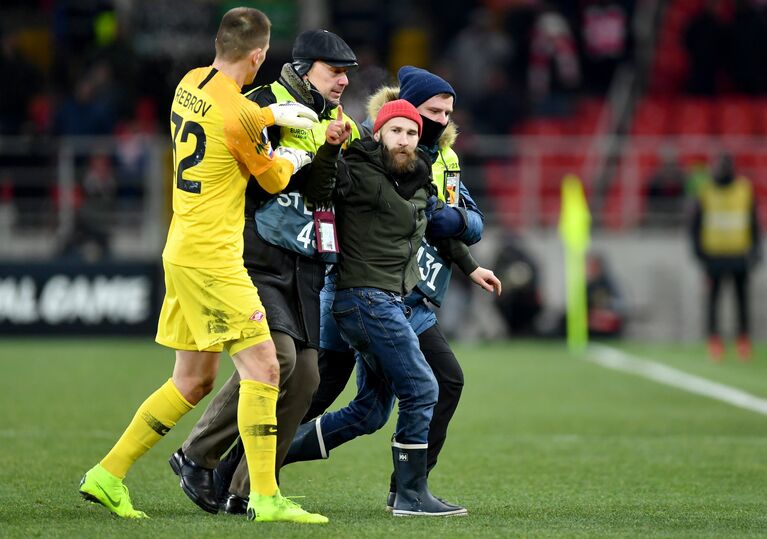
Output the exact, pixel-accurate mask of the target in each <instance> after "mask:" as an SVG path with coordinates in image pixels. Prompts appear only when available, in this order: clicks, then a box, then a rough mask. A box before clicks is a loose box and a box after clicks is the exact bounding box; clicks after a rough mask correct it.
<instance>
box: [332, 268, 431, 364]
mask: <svg viewBox="0 0 767 539" xmlns="http://www.w3.org/2000/svg"><path fill="white" fill-rule="evenodd" d="M337 278H338V274H336V273H328V274H327V275H325V285H324V286H323V287H322V291H321V292H320V348H321V349H322V350H332V351H333V352H346V351H347V350H349V345H348V344H346V342H345V341H344V340H343V339H342V338H341V334H340V333H338V325H337V324H336V321H335V319H334V318H333V299H334V298H335V295H336V279H337ZM405 305H407V306H408V307H411V308H412V312H411V314H410V316H409V317H408V322H409V323H410V326H411V327H412V328H413V331H415V334H416V335H420V334H421V333H423V332H424V331H426V330H427V329H429V328H430V327H433V326H436V325H437V316H436V315H435V314H434V311H432V310H431V309H430V308H429V307H428V305H426V300H425V299H424V296H423V295H422V294H420V293H419V292H418V291H413V292H411V293H410V294H408V295H407V297H406V298H405Z"/></svg>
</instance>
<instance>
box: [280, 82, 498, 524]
mask: <svg viewBox="0 0 767 539" xmlns="http://www.w3.org/2000/svg"><path fill="white" fill-rule="evenodd" d="M403 69H405V68H403ZM412 69H415V68H412ZM419 71H422V70H419ZM443 82H444V81H443ZM428 89H429V88H428V87H422V88H420V90H421V91H423V92H425V91H427V90H428ZM435 123H436V122H435ZM434 127H435V126H431V129H433V128H434ZM426 129H427V127H426V126H425V125H424V122H423V120H422V118H421V115H420V114H419V113H418V111H417V110H416V108H415V107H414V106H413V105H412V104H411V103H410V102H408V101H406V100H404V99H395V100H392V101H387V102H386V103H385V104H383V106H381V107H380V110H379V111H378V114H377V116H376V119H375V123H374V125H373V133H374V134H373V138H364V139H361V140H359V141H354V142H352V143H351V145H350V146H349V148H348V149H347V150H346V151H345V152H344V157H343V159H342V160H339V158H338V153H339V152H338V146H337V145H335V146H334V145H331V144H326V145H323V147H321V148H320V150H319V151H318V153H317V157H315V160H314V162H313V163H312V174H315V173H316V174H320V175H321V176H322V177H325V178H328V179H329V180H331V181H332V179H333V178H335V182H336V187H335V194H334V197H333V200H334V201H335V207H336V214H337V221H338V236H339V244H340V248H341V254H342V256H341V259H340V262H339V264H337V265H336V269H337V280H336V283H335V284H336V291H335V297H334V300H333V306H332V313H333V318H334V319H335V321H336V323H337V325H338V330H339V332H340V334H341V336H342V337H343V339H344V341H346V342H347V343H348V344H349V345H351V346H352V347H354V348H355V349H356V350H357V352H358V354H357V384H358V393H357V395H356V397H355V398H354V400H352V402H351V403H350V404H349V405H348V406H347V407H345V408H344V409H342V410H339V411H336V412H330V413H327V414H324V415H322V416H320V417H319V418H318V419H316V420H314V421H310V422H309V423H306V424H304V425H302V426H301V428H300V429H299V433H298V435H297V436H296V439H295V440H294V442H293V444H292V445H291V448H290V452H289V454H288V458H286V463H287V462H288V460H289V459H290V458H291V456H292V457H293V459H292V460H293V461H303V460H314V459H320V458H327V456H328V452H329V451H331V450H332V449H333V448H335V447H337V446H339V445H340V444H342V443H345V442H346V441H349V440H350V439H352V438H354V437H356V436H358V435H359V434H361V433H360V432H359V427H358V424H359V423H360V422H370V420H371V419H372V418H376V424H375V426H376V427H377V428H378V429H380V428H381V427H383V426H384V425H385V424H386V421H387V419H388V417H389V415H390V414H391V411H392V409H393V405H394V401H395V397H396V398H398V399H399V414H398V419H397V427H396V432H395V436H394V438H393V440H392V457H393V462H394V475H395V479H396V492H395V493H394V496H392V498H393V500H392V505H391V507H392V514H393V515H395V516H426V515H431V516H449V515H461V514H465V513H466V509H465V508H463V507H461V506H457V505H453V504H449V503H446V502H444V501H442V500H440V499H438V498H435V497H434V496H433V495H432V494H431V492H430V491H429V488H428V486H427V471H428V468H427V451H428V448H429V442H428V435H429V423H430V421H431V418H432V412H433V409H434V406H435V404H436V402H437V397H438V384H437V381H436V379H435V376H434V373H433V371H432V369H431V368H430V367H429V365H428V363H427V362H426V360H425V358H424V355H423V353H422V352H421V350H420V346H419V340H418V336H417V335H416V333H415V331H414V329H413V327H412V326H411V324H410V321H409V320H408V315H410V314H411V313H412V312H413V309H412V308H411V307H409V306H408V305H407V304H406V303H405V301H404V297H405V296H406V295H407V294H408V293H409V292H410V291H411V290H412V289H413V288H414V287H415V286H416V285H417V284H418V283H419V281H421V279H422V277H421V272H420V270H419V267H418V263H417V255H416V251H417V250H418V246H419V245H421V240H422V238H423V237H424V233H426V234H428V233H429V229H428V228H427V221H428V220H429V219H430V218H433V216H434V215H435V214H436V213H437V212H439V211H441V210H440V208H441V207H443V205H444V203H443V202H442V201H441V200H437V198H436V195H437V192H438V191H437V187H436V186H435V185H434V183H432V174H431V171H432V164H433V163H432V161H431V159H430V158H429V157H428V156H427V154H426V152H424V151H422V150H421V149H417V144H418V140H419V138H420V137H421V136H422V135H425V134H426ZM448 176H449V175H448ZM446 177H447V176H446ZM456 188H457V186H456ZM448 189H449V187H448ZM455 194H456V196H457V193H455ZM446 195H447V193H446ZM371 214H373V215H375V216H376V218H375V219H372V220H371V218H370V215H371ZM431 243H432V244H433V245H435V246H437V251H438V252H439V254H440V256H441V257H444V258H445V259H447V260H451V261H455V263H456V264H457V265H458V266H459V267H460V269H461V270H462V271H463V272H464V273H465V274H467V275H469V277H470V278H471V280H472V281H473V282H475V283H476V284H478V285H480V286H481V287H482V288H484V289H485V290H488V291H496V292H497V293H500V292H501V284H500V281H498V279H497V278H496V277H495V276H494V275H493V273H492V272H491V271H490V270H487V269H485V268H482V267H479V266H478V265H477V264H476V262H474V261H473V259H472V257H471V254H470V253H469V250H468V247H466V245H465V244H464V243H463V242H462V241H460V240H459V239H457V238H452V237H451V238H446V239H444V240H440V241H435V240H433V239H432V241H431ZM369 432H370V431H368V432H365V433H364V434H367V433H369Z"/></svg>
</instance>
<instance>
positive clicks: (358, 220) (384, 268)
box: [311, 137, 478, 296]
mask: <svg viewBox="0 0 767 539" xmlns="http://www.w3.org/2000/svg"><path fill="white" fill-rule="evenodd" d="M311 173H312V174H318V175H320V177H322V178H324V179H326V181H327V182H328V183H330V184H332V183H333V178H335V190H334V194H333V201H334V203H335V208H336V224H337V233H338V242H339V245H340V248H341V260H340V262H339V263H338V265H337V271H338V280H337V287H338V289H344V288H352V287H371V288H379V289H381V290H386V291H390V292H394V293H397V294H401V295H403V296H404V295H406V294H407V293H408V292H409V291H410V290H411V289H412V288H413V287H414V286H415V285H416V283H417V282H418V281H419V280H420V273H419V271H418V263H417V261H416V253H417V251H418V248H419V246H420V245H421V238H422V237H423V236H424V233H425V231H426V224H427V215H426V206H427V199H428V197H429V196H431V195H432V194H433V193H434V192H435V191H434V187H433V185H432V183H431V161H430V160H429V159H428V157H427V156H426V155H425V154H424V153H423V152H421V151H420V150H419V151H418V159H417V161H416V167H415V170H414V171H413V172H410V173H405V174H403V175H400V176H393V175H391V174H388V173H387V172H386V169H385V166H384V163H383V153H382V146H381V144H380V143H378V142H376V141H374V140H373V139H372V138H369V137H368V138H363V139H361V140H356V141H354V142H352V143H351V144H350V145H349V148H348V149H347V150H346V151H345V152H344V157H343V159H339V147H338V146H334V145H332V144H324V145H323V146H321V147H320V149H319V151H318V152H317V156H316V157H315V159H314V161H313V162H312V166H311ZM435 246H436V247H437V248H438V249H439V251H440V254H441V255H442V256H444V257H446V258H448V259H450V260H452V261H453V262H455V263H456V264H457V265H458V266H459V267H460V268H461V269H462V271H464V272H465V273H467V274H468V273H471V272H472V271H474V270H475V269H476V268H477V267H478V265H477V263H476V262H475V261H474V259H473V258H472V256H471V254H470V253H469V250H468V248H467V247H466V245H464V244H463V243H461V242H460V241H458V240H454V239H448V240H441V241H437V242H435Z"/></svg>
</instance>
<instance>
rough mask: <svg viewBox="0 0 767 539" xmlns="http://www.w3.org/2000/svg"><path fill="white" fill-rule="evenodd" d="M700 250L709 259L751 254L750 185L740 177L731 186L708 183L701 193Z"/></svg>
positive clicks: (751, 200)
mask: <svg viewBox="0 0 767 539" xmlns="http://www.w3.org/2000/svg"><path fill="white" fill-rule="evenodd" d="M700 203H701V211H702V226H701V231H700V234H701V237H700V240H701V248H702V249H703V252H704V253H705V254H706V255H709V256H739V255H745V254H747V253H748V252H749V251H750V250H751V244H752V242H753V238H752V237H751V208H752V205H753V193H752V189H751V183H749V181H748V180H746V179H745V178H742V177H738V178H736V179H735V181H734V182H732V183H731V184H730V185H724V186H722V185H717V184H716V183H714V182H712V181H709V182H707V183H706V184H705V185H704V186H703V189H702V190H701V193H700Z"/></svg>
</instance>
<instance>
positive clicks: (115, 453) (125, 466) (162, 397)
mask: <svg viewBox="0 0 767 539" xmlns="http://www.w3.org/2000/svg"><path fill="white" fill-rule="evenodd" d="M192 408H194V406H193V405H191V404H189V402H188V401H187V400H186V399H185V398H184V396H183V395H181V392H180V391H179V390H178V388H177V387H176V386H175V384H174V383H173V380H172V379H169V380H168V381H167V382H165V383H164V384H163V385H162V387H160V389H158V390H157V391H155V392H154V393H152V394H151V395H150V396H149V398H148V399H147V400H145V401H144V402H143V403H142V404H141V406H139V409H138V410H137V411H136V415H134V416H133V420H132V421H131V422H130V424H129V425H128V428H127V429H125V432H123V435H122V436H121V437H120V439H119V440H117V443H116V444H115V446H114V447H113V448H112V450H111V451H110V452H109V453H108V454H107V456H106V457H104V459H103V460H102V461H101V465H102V466H103V467H104V468H105V469H106V470H107V471H108V472H109V473H111V474H112V475H116V476H117V477H119V478H120V479H123V478H124V477H125V476H126V474H127V473H128V470H129V469H130V467H131V466H133V463H134V462H136V461H137V460H138V459H139V457H141V455H143V454H144V453H146V452H147V451H149V449H151V447H152V446H153V445H154V444H156V443H157V442H158V441H160V438H162V437H163V436H165V434H167V432H168V431H169V430H170V429H172V428H173V427H174V426H175V425H176V422H177V421H178V420H179V419H181V417H182V416H183V415H184V414H185V413H187V412H188V411H189V410H191V409H192Z"/></svg>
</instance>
